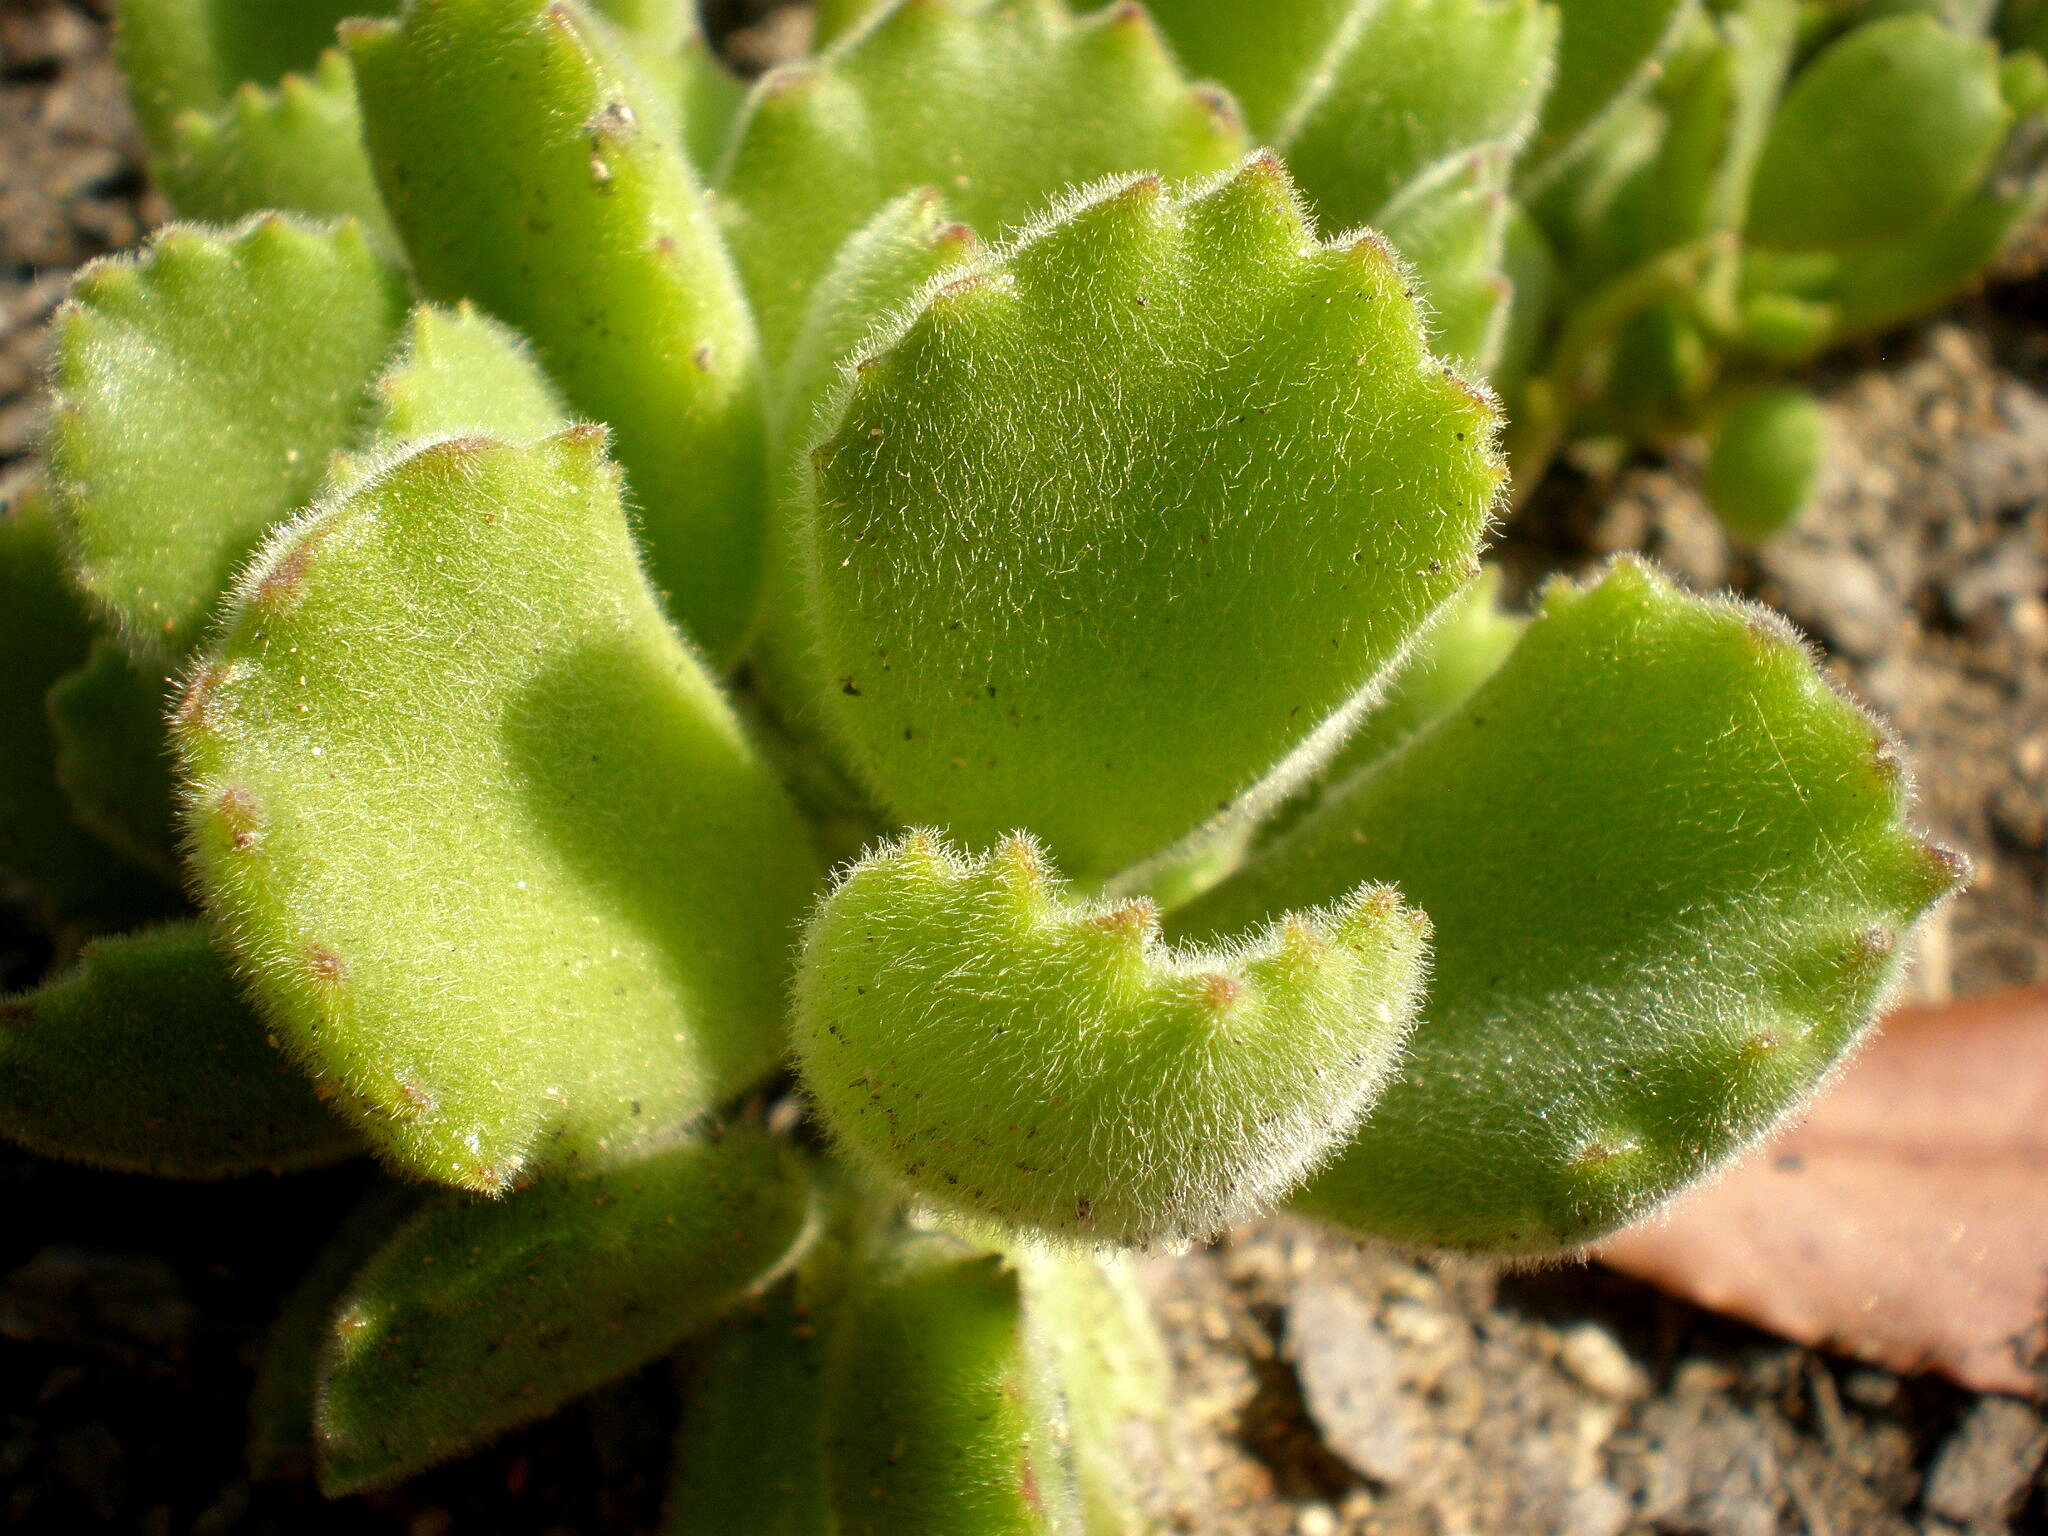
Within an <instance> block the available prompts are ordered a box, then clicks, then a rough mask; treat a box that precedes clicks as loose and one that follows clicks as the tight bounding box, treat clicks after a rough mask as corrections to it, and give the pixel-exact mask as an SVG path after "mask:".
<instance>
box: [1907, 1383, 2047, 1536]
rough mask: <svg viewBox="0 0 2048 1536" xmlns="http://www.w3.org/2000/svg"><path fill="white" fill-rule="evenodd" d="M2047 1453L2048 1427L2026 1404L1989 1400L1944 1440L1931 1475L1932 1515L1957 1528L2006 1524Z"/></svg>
mask: <svg viewBox="0 0 2048 1536" xmlns="http://www.w3.org/2000/svg"><path fill="white" fill-rule="evenodd" d="M2043 1452H2048V1425H2044V1424H2043V1423H2042V1422H2041V1416H2040V1415H2039V1414H2038V1413H2036V1412H2035V1411H2034V1410H2033V1409H2032V1408H2029V1407H2028V1406H2027V1405H2026V1404H2025V1403H2022V1402H2020V1401H2018V1400H2017V1399H2014V1398H2010V1397H1987V1398H1984V1399H1982V1400H1980V1401H1979V1402H1978V1404H1977V1406H1976V1407H1975V1408H1972V1409H1971V1410H1970V1412H1969V1414H1968V1416H1967V1417H1966V1418H1964V1420H1963V1422H1962V1424H1961V1426H1960V1427H1959V1428H1958V1429H1956V1430H1955V1432H1954V1433H1953V1434H1951V1435H1950V1436H1949V1437H1948V1439H1947V1440H1945V1441H1943V1442H1942V1447H1941V1452H1940V1454H1939V1455H1937V1456H1936V1457H1935V1458H1934V1470H1933V1471H1931V1472H1930V1473H1928V1475H1927V1491H1926V1493H1925V1494H1924V1495H1923V1502H1924V1503H1925V1504H1926V1506H1927V1512H1928V1513H1929V1514H1932V1515H1939V1516H1940V1517H1941V1518H1942V1519H1944V1520H1953V1521H1954V1522H1955V1523H1956V1524H1958V1525H1967V1526H1990V1525H1999V1524H2002V1523H2003V1522H2004V1520H2005V1518H2006V1516H2007V1515H2009V1514H2011V1513H2012V1510H2013V1507H2014V1506H2015V1505H2017V1504H2018V1503H2019V1501H2020V1499H2021V1498H2022V1497H2023V1496H2024V1495H2025V1493H2026V1491H2027V1485H2028V1484H2029V1483H2030V1482H2031V1481H2032V1480H2033V1476H2034V1469H2035V1468H2036V1467H2038V1466H2039V1465H2040V1464H2041V1457H2042V1454H2043Z"/></svg>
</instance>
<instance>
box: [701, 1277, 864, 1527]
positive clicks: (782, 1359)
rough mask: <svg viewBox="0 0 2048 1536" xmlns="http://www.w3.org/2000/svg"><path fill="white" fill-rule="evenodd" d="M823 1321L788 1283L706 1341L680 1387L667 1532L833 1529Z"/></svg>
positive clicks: (732, 1320) (731, 1320)
mask: <svg viewBox="0 0 2048 1536" xmlns="http://www.w3.org/2000/svg"><path fill="white" fill-rule="evenodd" d="M824 1326H825V1325H824V1323H823V1320H822V1319H820V1318H818V1317H817V1316H816V1315H815V1314H813V1313H812V1312H811V1311H810V1309H809V1308H807V1307H805V1306H803V1305H801V1304H800V1303H799V1302H798V1300H797V1298H796V1295H795V1289H794V1287H793V1286H788V1285H785V1286H780V1287H778V1288H776V1289H775V1290H773V1291H771V1292H770V1293H769V1294H768V1295H767V1296H766V1297H765V1298H764V1299H763V1300H762V1302H761V1303H760V1305H759V1306H757V1307H755V1308H753V1309H752V1310H750V1311H747V1312H743V1313H741V1314H740V1315H738V1316H736V1317H733V1318H731V1319H729V1320H728V1321H727V1322H726V1323H725V1325H724V1326H723V1327H721V1328H720V1329H719V1331H718V1333H717V1334H716V1336H714V1337H713V1338H711V1339H709V1340H707V1341H706V1342H705V1344H704V1345H703V1347H702V1349H701V1350H700V1351H699V1352H698V1355H697V1358H696V1359H695V1361H694V1362H693V1364H692V1367H691V1369H690V1371H689V1374H688V1378H687V1381H686V1384H685V1386H684V1401H683V1414H682V1423H681V1425H680V1427H679V1429H678V1431H677V1435H676V1454H675V1460H674V1462H673V1464H672V1472H671V1476H670V1481H669V1490H668V1509H667V1514H666V1517H665V1518H664V1520H663V1522H662V1530H663V1531H664V1532H665V1533H666V1536H837V1526H836V1524H835V1522H834V1520H833V1517H832V1493H831V1489H830V1487H829V1486H828V1485H827V1483H826V1480H825V1418H824V1414H825V1336H824V1332H823V1329H824Z"/></svg>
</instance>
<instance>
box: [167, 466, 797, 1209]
mask: <svg viewBox="0 0 2048 1536" xmlns="http://www.w3.org/2000/svg"><path fill="white" fill-rule="evenodd" d="M602 438H603V434H602V431H601V430H600V429H598V428H595V427H582V428H575V429H571V430H570V431H569V432H567V433H565V434H563V435H561V436H559V437H556V438H552V439H549V440H546V441H544V442H541V443H538V444H535V445H532V446H528V447H514V446H510V445H507V444H503V443H497V442H493V441H490V440H486V439H475V438H470V439H449V440H444V441H442V442H439V443H435V444H430V445H429V446H427V447H425V448H422V449H420V450H419V451H418V452H417V453H415V454H414V455H413V456H411V457H409V458H405V459H402V460H400V461H399V462H398V463H396V464H394V465H391V466H389V467H388V468H385V469H384V470H383V471H382V472H381V473H380V474H378V475H376V476H374V477H373V478H371V479H370V480H369V481H367V482H366V483H364V484H362V485H360V486H358V487H356V488H354V489H353V490H350V491H348V492H346V493H345V494H343V495H341V496H339V497H338V498H336V499H334V500H331V501H330V502H328V503H326V504H324V505H322V506H320V507H319V508H317V509H315V511H314V512H313V513H311V514H309V516H308V517H307V518H305V519H303V520H302V521H301V522H299V523H298V524H296V525H294V526H292V527H290V528H288V529H286V530H284V531H282V532H281V533H280V534H279V535H278V536H277V537H276V538H275V539H274V540H273V541H272V542H271V544H270V546H269V547H268V548H267V549H266V551H265V552H264V554H263V556H262V557H261V558H260V559H259V560H258V561H257V563H256V564H255V565H254V567H253V568H252V569H251V571H250V573H249V575H248V577H247V579H246V580H245V581H244V583H243V586H242V590H241V593H240V597H239V602H238V605H237V607H236V610H235V612H234V615H233V617H232V619H231V621H230V622H229V624H228V625H227V627H226V629H225V631H224V634H223V637H222V640H221V643H220V645H219V646H218V648H217V649H216V650H215V651H214V653H213V654H212V656H211V658H210V659H209V660H208V661H207V663H206V664H205V665H204V666H203V667H202V668H200V669H199V670H198V671H197V672H196V673H195V675H194V676H193V679H192V682H191V684H190V686H189V688H188V689H187V692H186V695H185V698H184V700H183V702H182V704H181V705H180V706H179V710H178V714H177V720H176V723H177V725H178V727H179V734H180V739H181V746H182V750H183V753H184V760H185V767H186V777H187V781H188V799H187V817H188V824H189V827H190V830H191V837H192V847H193V852H194V856H195V861H196V869H197V871H198V873H199V875H200V877H201V880H202V883H203V885H204V887H205V889H206V891H207V894H208V898H209V900H210V902H211V903H212V905H213V906H214V908H215V909H216V910H217V912H218V913H219V915H220V920H221V922H222V925H223V928H224V931H225V933H226V934H227V936H228V939H229V941H230V943H231V944H232V946H233V948H234V950H235V952H236V954H237V956H238V958H239V960H240V962H241V963H242V965H243V966H244V967H245V968H246V969H247V971H248V972H249V975H250V977H251V980H252V983H253V985H254V988H255V991H256V995H257V996H258V998H259V1000H260V1001H261V1002H262V1004H263V1006H264V1007H265V1008H266V1010H267V1011H268V1012H269V1013H270V1014H271V1015H272V1017H273V1018H274V1019H275V1020H276V1023H277V1027H278V1028H279V1030H280V1032H281V1033H283V1034H284V1035H285V1037H286V1038H287V1039H288V1040H289V1041H290V1042H291V1044H292V1047H293V1049H294V1050H296V1051H297V1052H299V1053H301V1054H302V1055H303V1056H304V1057H305V1058H306V1059H307V1060H308V1061H309V1063H310V1064H311V1065H312V1066H313V1068H314V1069H315V1070H316V1071H317V1072H318V1073H319V1074H320V1075H321V1076H322V1078H323V1079H325V1080H326V1081H328V1082H330V1083H332V1084H333V1085H334V1086H335V1087H336V1088H337V1089H338V1090H339V1093H340V1101H341V1103H342V1105H343V1107H344V1108H346V1109H348V1110H349V1111H350V1112H351V1113H352V1114H353V1115H354V1116H355V1117H356V1118H357V1119H358V1120H359V1121H360V1122H361V1123H362V1124H363V1126H364V1128H365V1132H366V1134H367V1135H368V1136H369V1137H370V1138H371V1140H372V1141H373V1142H374V1143H375V1144H376V1145H377V1146H378V1147H379V1148H380V1150H382V1151H383V1152H384V1153H385V1154H386V1155H387V1156H389V1157H391V1158H393V1159H394V1160H395V1161H397V1162H398V1163H399V1164H400V1165H401V1166H403V1167H404V1168H406V1169H407V1170H409V1171H411V1172H413V1173H415V1174H418V1175H421V1176H424V1177H427V1178H432V1179H438V1180H442V1181H445V1182H448V1183H453V1184H458V1185H463V1186H467V1187H469V1188H473V1189H481V1190H485V1191H492V1192H495V1191H498V1190H502V1189H504V1188H505V1187H506V1186H507V1185H508V1184H510V1183H511V1182H512V1181H514V1179H516V1178H518V1177H520V1176H522V1174H523V1173H525V1172H526V1171H527V1170H529V1169H533V1170H537V1169H541V1168H546V1169H551V1170H552V1169H559V1168H564V1167H567V1166H572V1165H576V1164H579V1163H590V1162H596V1163H605V1162H608V1161H612V1160H615V1159H617V1158H618V1157H620V1156H623V1155H625V1154H626V1153H628V1152H629V1151H630V1150H632V1149H634V1148H637V1147H641V1146H645V1145H647V1144H649V1143H651V1142H659V1141H660V1140H662V1139H663V1138H665V1137H667V1136H670V1135H672V1134H673V1133H674V1131H675V1130H676V1128H677V1127H678V1126H679V1125H680V1124H682V1123H684V1122H685V1121H687V1120H689V1119H690V1118H691V1117H692V1116H695V1115H698V1114H701V1113H703V1112H704V1111H706V1110H707V1109H709V1108H711V1107H712V1106H713V1105H715V1104H716V1103H717V1102H718V1101H719V1100H720V1099H721V1098H723V1097H725V1096H726V1095H728V1094H731V1093H733V1092H735V1091H737V1090H738V1089H740V1088H742V1087H744V1086H745V1085H746V1084H747V1083H748V1082H749V1081H750V1080H752V1079H753V1078H754V1077H756V1076H758V1075H759V1074H760V1073H761V1072H763V1071H765V1070H766V1069H767V1067H768V1066H769V1064H770V1063H771V1062H772V1061H773V1059H774V1057H775V1055H776V1053H777V1051H778V1050H779V1049H780V1045H781V1041H780V1038H779V1027H778V1025H779V1018H780V1014H781V1011H782V997H783V988H784V985H785V978H786V976H787V974H788V965H789V950H790V947H791V941H792V938H793V935H794V924H795V920H796V917H797V914H798V913H799V912H800V911H801V909H802V906H803V903H804V902H805V900H806V899H807V898H808V896H809V894H810V889H811V882H812V880H813V878H814V873H813V865H812V860H811V855H810V853H809V851H808V848H807V846H806V844H805V835H804V831H803V829H802V827H801V826H800V825H799V823H798V822H797V820H796V816H795V813H794V811H793V810H792V809H791V808H790V806H789V804H788V803H787V801H786V800H785V799H784V798H783V795H782V793H781V791H780V789H779V788H778V787H777V786H776V785H775V784H774V782H773V781H772V779H771V777H770V775H769V773H768V771H767V769H766V768H765V767H764V766H763V765H762V764H761V762H760V761H759V759H758V758H757V757H756V756H755V755H754V753H753V751H752V749H751V748H750V746H749V745H748V744H747V743H746V741H745V740H744V739H743V738H742V736H741V733H740V729H739V725H738V723H737V721H736V720H735V719H734V718H733V716H732V715H731V713H730V711H729V710H728V708H727V706H726V704H725V702H724V700H723V699H722V698H721V697H720V696H719V694H718V692H717V690H716V689H715V688H714V686H713V685H712V683H711V682H710V681H709V680H708V678H707V677H706V676H705V674H704V672H703V669H702V667H701V666H700V664H699V663H698V661H697V659H696V658H695V656H694V655H693V654H692V653H691V652H690V651H689V650H688V648H687V647H686V646H685V644H684V643H683V642H682V641H681V640H680V639H679V638H678V637H677V635H676V634H675V632H674V631H673V630H672V629H671V628H670V627H669V625H668V624H667V622H666V621H665V620H664V619H663V618H662V616H661V613H660V611H659V609H658V606H657V604H656V601H655V598H654V596H653V594H652V592H651V591H650V590H649V588H648V586H647V584H646V582H645V580H644V579H643V578H642V576H641V574H640V571H639V569H638V566H637V564H636V561H635V555H634V550H633V546H632V542H631V538H630V536H629V533H628V530H627V526H626V520H625V516H624V513H623V511H622V509H621V507H620V502H619V487H618V483H617V482H618V476H617V472H616V471H615V470H614V469H613V467H612V466H611V465H610V464H609V463H607V462H606V460H605V458H604V455H603V450H602ZM628 725H629V726H630V728H626V727H627V726H628Z"/></svg>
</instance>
